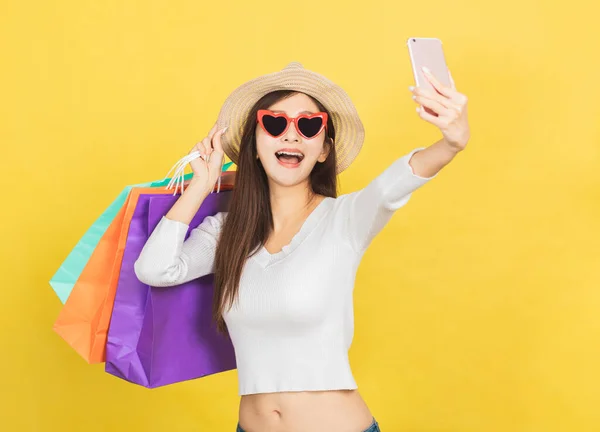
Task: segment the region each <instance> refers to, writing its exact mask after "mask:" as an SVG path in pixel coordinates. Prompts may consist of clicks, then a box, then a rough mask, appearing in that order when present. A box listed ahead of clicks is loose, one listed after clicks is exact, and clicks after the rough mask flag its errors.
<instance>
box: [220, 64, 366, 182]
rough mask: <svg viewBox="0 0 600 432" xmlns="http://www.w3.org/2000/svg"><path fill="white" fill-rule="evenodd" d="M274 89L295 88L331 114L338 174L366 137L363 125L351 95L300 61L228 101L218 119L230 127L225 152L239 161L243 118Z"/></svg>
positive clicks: (247, 85)
mask: <svg viewBox="0 0 600 432" xmlns="http://www.w3.org/2000/svg"><path fill="white" fill-rule="evenodd" d="M274 90H295V91H298V92H302V93H306V94H307V95H310V96H312V97H314V98H315V99H317V100H318V101H319V102H321V103H322V104H323V105H324V106H325V108H327V110H328V111H329V113H330V116H331V120H332V122H333V126H334V128H335V146H336V147H335V148H336V156H337V168H336V171H337V172H338V173H340V172H342V171H343V170H345V169H346V168H348V167H349V166H350V164H351V163H352V161H353V160H354V159H355V158H356V156H357V155H358V153H359V151H360V149H361V147H362V144H363V141H364V138H365V131H364V127H363V124H362V122H361V120H360V118H359V117H358V112H357V111H356V108H355V107H354V104H353V103H352V101H351V100H350V97H349V96H348V94H347V93H346V92H345V91H344V90H343V89H342V88H341V87H340V86H338V85H336V84H334V83H333V82H331V81H330V80H328V79H327V78H325V77H324V76H323V75H320V74H318V73H316V72H312V71H309V70H307V69H304V68H303V67H302V65H301V64H300V63H298V62H292V63H290V64H288V65H287V66H286V67H285V68H284V69H282V70H281V71H279V72H274V73H270V74H267V75H262V76H259V77H258V78H255V79H253V80H251V81H248V82H246V83H245V84H242V85H241V86H239V87H238V88H237V89H235V90H234V91H233V92H232V93H231V94H230V95H229V97H228V98H227V99H226V100H225V102H224V104H223V107H222V108H221V111H220V113H219V117H218V119H217V124H218V128H219V129H218V130H220V129H222V128H224V127H225V126H229V128H228V129H227V131H225V133H224V134H223V136H222V139H221V142H222V144H223V150H224V151H225V154H226V155H227V156H228V157H229V158H230V159H231V160H232V161H233V162H234V163H236V164H237V156H238V154H239V145H240V142H241V139H242V128H243V126H244V121H245V120H246V117H247V116H248V113H249V112H250V109H251V108H252V106H253V105H254V104H255V103H256V101H258V100H259V99H260V98H261V97H262V96H264V95H265V94H267V93H270V92H272V91H274Z"/></svg>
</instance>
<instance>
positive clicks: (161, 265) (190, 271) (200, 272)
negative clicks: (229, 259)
mask: <svg viewBox="0 0 600 432" xmlns="http://www.w3.org/2000/svg"><path fill="white" fill-rule="evenodd" d="M225 217H226V213H224V212H220V213H217V214H216V215H215V216H208V217H206V218H205V219H204V220H203V221H202V223H201V224H200V225H198V227H197V228H194V229H193V230H191V232H190V236H189V237H188V239H187V240H186V239H185V235H186V233H187V231H188V229H189V226H188V225H187V224H185V223H183V222H178V221H174V220H171V219H167V218H166V217H164V216H163V218H162V219H161V220H160V222H159V223H158V225H157V226H156V228H155V229H154V231H153V232H152V234H151V235H150V237H149V238H148V240H147V241H146V244H145V245H144V248H143V249H142V252H141V253H140V256H139V258H138V259H137V261H136V262H135V264H134V270H135V274H136V276H137V278H138V279H139V280H140V281H141V282H144V283H146V284H148V285H151V286H162V287H166V286H173V285H179V284H182V283H184V282H188V281H190V280H193V279H196V278H199V277H202V276H206V275H207V274H210V273H213V272H214V261H215V251H216V247H217V240H218V237H219V233H220V231H221V227H222V225H223V222H224V220H225Z"/></svg>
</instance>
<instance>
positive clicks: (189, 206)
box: [165, 179, 210, 225]
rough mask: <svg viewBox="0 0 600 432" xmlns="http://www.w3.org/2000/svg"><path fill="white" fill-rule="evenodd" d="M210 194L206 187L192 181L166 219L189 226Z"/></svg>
mask: <svg viewBox="0 0 600 432" xmlns="http://www.w3.org/2000/svg"><path fill="white" fill-rule="evenodd" d="M209 193H210V192H207V191H206V190H205V186H204V185H202V184H201V183H199V182H195V181H194V180H193V179H192V180H191V181H190V184H189V185H188V186H187V187H186V188H185V190H184V192H183V194H182V195H181V196H180V197H179V199H178V200H177V201H176V202H175V204H173V207H171V210H169V212H168V213H167V214H166V215H165V217H166V218H167V219H170V220H174V221H177V222H182V223H184V224H186V225H189V224H190V223H191V222H192V219H193V218H194V216H195V215H196V213H198V209H200V206H201V205H202V202H204V199H205V198H206V197H207V196H208V194H209Z"/></svg>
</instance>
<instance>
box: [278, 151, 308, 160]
mask: <svg viewBox="0 0 600 432" xmlns="http://www.w3.org/2000/svg"><path fill="white" fill-rule="evenodd" d="M276 155H277V156H280V155H288V156H296V157H298V158H300V159H302V158H304V155H303V154H302V153H294V152H286V151H278V152H277V153H276Z"/></svg>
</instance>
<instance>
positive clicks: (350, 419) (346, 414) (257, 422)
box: [239, 390, 373, 432]
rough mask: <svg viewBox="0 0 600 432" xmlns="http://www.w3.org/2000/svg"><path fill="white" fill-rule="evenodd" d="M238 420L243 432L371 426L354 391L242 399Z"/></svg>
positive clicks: (299, 431) (359, 429) (368, 414)
mask: <svg viewBox="0 0 600 432" xmlns="http://www.w3.org/2000/svg"><path fill="white" fill-rule="evenodd" d="M239 417H240V420H239V422H240V426H241V427H242V428H243V429H244V430H245V431H246V432H306V431H315V432H317V431H328V432H336V431H340V432H342V431H343V432H351V431H356V432H362V431H364V430H366V429H368V428H369V426H371V424H372V422H373V415H372V414H371V412H370V411H369V408H368V407H367V405H366V403H365V402H364V400H363V398H362V397H361V395H360V394H359V392H358V390H330V391H307V392H281V393H261V394H252V395H245V396H242V399H241V402H240V413H239Z"/></svg>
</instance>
